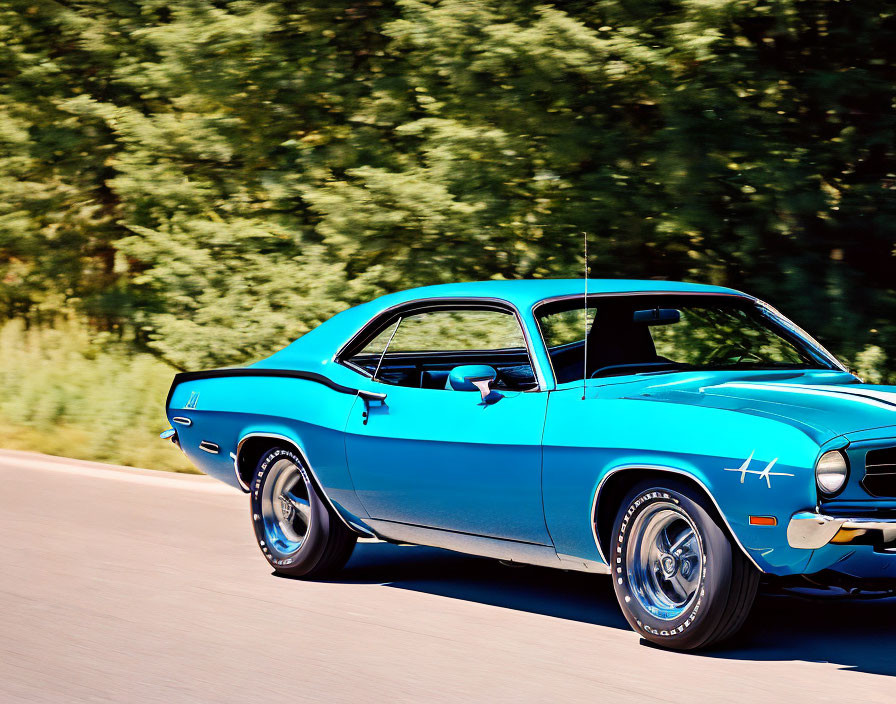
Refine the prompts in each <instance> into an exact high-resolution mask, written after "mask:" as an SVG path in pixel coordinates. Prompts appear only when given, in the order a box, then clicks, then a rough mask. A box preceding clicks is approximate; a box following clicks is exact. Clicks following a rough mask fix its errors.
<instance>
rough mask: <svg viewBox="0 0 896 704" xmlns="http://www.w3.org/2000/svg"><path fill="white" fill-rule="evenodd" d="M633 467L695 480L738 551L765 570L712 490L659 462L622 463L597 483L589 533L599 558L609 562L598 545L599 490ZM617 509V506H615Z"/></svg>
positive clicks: (686, 473) (692, 476)
mask: <svg viewBox="0 0 896 704" xmlns="http://www.w3.org/2000/svg"><path fill="white" fill-rule="evenodd" d="M635 469H640V470H647V471H653V472H667V473H669V474H678V475H681V476H683V477H686V478H688V479H690V480H692V481H693V482H695V483H696V484H697V485H698V486H699V487H700V488H701V489H703V493H704V494H706V495H707V496H708V497H709V500H710V501H712V505H713V506H715V507H716V511H718V512H719V516H721V517H722V521H723V522H724V523H725V527H726V528H727V529H728V533H729V534H730V535H731V537H732V539H733V540H734V543H735V544H736V545H737V547H739V548H740V551H741V552H742V553H743V554H744V555H746V556H747V559H748V560H749V561H750V562H751V563H753V565H754V566H755V567H756V569H757V570H759V571H760V572H765V570H764V569H762V567H760V566H759V564H758V563H757V562H756V560H754V559H753V556H752V555H751V554H750V553H749V551H748V550H747V549H746V548H745V547H744V544H743V543H742V542H741V541H740V538H738V537H737V533H735V532H734V529H733V528H732V527H731V524H730V523H729V522H728V518H727V516H725V512H724V511H722V507H721V506H719V503H718V501H716V497H714V496H713V495H712V492H710V490H709V488H708V487H707V486H706V484H704V483H703V482H702V481H701V480H700V479H699V478H697V477H695V476H694V475H693V474H691V473H690V472H686V471H685V470H683V469H678V468H676V467H669V466H667V465H659V464H624V465H621V466H619V467H614V468H613V469H611V470H610V471H609V472H607V473H606V474H605V475H604V476H603V478H602V479H601V480H600V483H599V484H598V485H597V489H596V490H595V492H594V500H593V501H592V502H591V518H590V520H591V535H592V537H593V538H594V544H595V545H596V546H597V553H598V555H600V559H602V560H603V561H604V562H606V563H607V565H609V564H610V562H609V560H607V558H606V556H605V555H604V551H603V548H601V546H600V537H599V536H598V535H597V503H598V501H599V500H600V492H601V491H602V490H603V488H604V484H606V483H607V479H609V478H610V477H611V476H613V475H614V474H617V473H618V472H623V471H627V470H635ZM617 510H618V507H617Z"/></svg>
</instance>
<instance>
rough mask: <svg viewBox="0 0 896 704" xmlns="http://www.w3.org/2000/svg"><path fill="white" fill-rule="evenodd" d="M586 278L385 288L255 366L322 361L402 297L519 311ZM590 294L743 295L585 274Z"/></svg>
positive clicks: (575, 288)
mask: <svg viewBox="0 0 896 704" xmlns="http://www.w3.org/2000/svg"><path fill="white" fill-rule="evenodd" d="M584 291H585V280H584V279H513V280H501V281H468V282H465V283H451V284H437V285H434V286H421V287H419V288H411V289H407V290H404V291H397V292H395V293H389V294H386V295H385V296H380V297H379V298H375V299H373V300H372V301H369V302H367V303H362V304H361V305H358V306H355V307H353V308H349V309H347V310H344V311H342V312H341V313H338V314H337V315H335V316H333V317H332V318H330V319H329V320H328V321H326V322H325V323H322V324H321V325H319V326H318V327H317V328H315V329H314V330H311V331H310V332H308V333H306V334H305V335H303V336H302V337H300V338H299V339H298V340H296V341H295V342H293V343H292V344H291V345H289V346H287V347H285V348H284V349H282V350H280V351H279V352H277V353H275V354H274V355H273V356H271V357H268V358H267V359H264V360H261V361H259V362H256V363H255V365H253V366H260V367H277V366H282V367H284V368H292V367H296V366H305V365H307V364H309V363H311V364H321V363H326V361H327V360H328V359H331V358H332V356H333V354H335V353H336V352H337V351H338V350H339V349H341V348H342V346H343V345H344V344H345V343H346V342H348V341H349V339H350V338H351V337H352V336H354V334H355V333H356V332H357V331H358V330H360V329H361V327H363V326H364V324H365V323H367V322H368V321H369V320H371V319H372V318H373V317H374V316H376V315H379V314H380V313H382V312H383V311H385V310H387V309H389V308H392V307H394V306H397V305H402V304H404V303H411V302H413V301H424V300H428V299H436V298H483V299H498V300H500V301H506V302H507V303H510V304H512V305H514V306H516V308H517V309H518V310H519V311H520V312H521V313H523V312H525V311H528V310H530V309H531V308H532V306H534V305H535V304H536V303H539V302H540V301H544V300H546V299H550V298H557V297H563V296H572V295H582V294H583V293H584ZM588 293H589V294H614V293H619V294H627V293H706V294H729V295H739V296H743V295H746V294H743V293H741V292H740V291H735V290H734V289H730V288H724V287H722V286H710V285H706V284H693V283H685V282H682V281H655V280H648V279H640V280H639V279H588Z"/></svg>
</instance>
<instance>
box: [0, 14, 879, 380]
mask: <svg viewBox="0 0 896 704" xmlns="http://www.w3.org/2000/svg"><path fill="white" fill-rule="evenodd" d="M894 99H896V8H893V7H890V6H889V5H888V4H887V3H882V2H879V1H878V0H851V1H850V2H831V1H830V0H776V1H774V2H771V1H758V0H662V1H660V0H639V2H628V1H622V0H589V1H587V2H585V1H584V0H582V1H579V0H570V1H568V2H555V3H553V4H547V3H536V2H528V1H525V0H519V1H514V2H510V1H499V0H441V1H435V0H394V1H391V0H390V1H387V0H366V1H360V0H357V1H355V2H347V1H345V0H329V1H327V2H319V1H316V0H306V1H305V2H288V1H287V2H277V3H262V2H256V1H254V0H238V1H235V2H226V1H224V0H215V1H211V0H186V1H185V2H181V3H171V2H167V1H162V0H139V1H135V2H127V1H125V0H103V1H102V2H100V1H98V0H91V1H79V0H66V1H65V2H52V1H50V0H33V1H30V2H29V1H26V2H19V1H18V0H0V315H2V316H3V317H4V318H6V319H10V320H18V321H24V324H26V325H29V326H34V325H37V326H43V327H46V326H50V327H52V326H58V325H59V321H60V320H61V319H63V318H65V319H67V320H69V319H74V320H75V321H76V322H77V324H82V325H86V326H87V327H88V328H89V330H90V331H92V333H91V335H90V338H91V340H93V343H92V344H94V345H95V343H96V340H103V345H102V346H103V347H104V349H108V348H109V345H113V344H115V345H121V346H123V347H122V349H124V350H125V357H127V355H133V356H136V355H138V354H142V353H149V354H152V355H154V356H155V357H157V358H159V359H161V360H164V361H165V362H166V363H167V364H169V365H171V366H172V367H177V368H198V367H209V366H215V365H222V364H238V363H243V362H246V361H250V360H252V359H257V358H259V357H261V356H264V355H265V354H267V353H268V352H270V351H272V350H274V349H277V348H279V347H281V346H282V345H284V344H285V343H286V342H288V341H290V340H292V339H294V338H295V337H297V336H299V335H301V334H302V333H303V332H305V331H307V330H308V329H310V328H311V327H313V326H314V325H316V324H317V323H319V322H320V321H321V320H323V319H326V318H327V317H329V316H330V315H332V314H333V313H334V312H335V311H337V310H339V309H341V308H344V307H346V306H348V305H351V304H353V303H355V302H358V301H360V300H362V299H366V298H369V297H372V296H374V295H377V294H379V293H383V292H387V291H390V290H395V289H399V288H405V287H408V286H413V285H419V284H427V283H436V282H442V281H454V280H465V279H487V278H516V277H554V276H580V275H581V271H582V243H581V240H582V237H581V233H582V232H587V233H588V234H589V241H590V246H591V250H592V253H593V256H592V275H594V276H610V277H643V278H674V279H686V280H694V281H704V282H709V283H717V284H724V285H729V286H733V287H735V288H741V289H745V290H747V291H749V292H751V293H755V294H757V295H759V296H760V297H763V298H765V299H767V300H769V301H770V302H772V303H773V304H775V305H776V306H778V307H779V308H780V309H781V310H782V311H783V312H785V313H786V314H787V315H789V316H790V317H792V318H794V319H795V320H796V321H797V322H799V323H800V324H802V325H803V326H805V327H806V328H808V329H810V330H811V331H813V332H814V333H815V334H817V335H818V336H819V337H820V338H821V339H822V340H823V342H825V343H826V344H827V345H828V346H829V347H830V348H831V349H832V350H833V351H834V352H835V353H837V354H839V355H840V356H841V358H843V359H844V360H846V361H847V362H849V363H851V364H853V365H859V366H860V367H861V368H862V370H863V371H864V372H866V373H868V374H869V375H870V374H873V375H875V379H876V380H882V381H887V380H892V379H893V378H894V372H896V355H894V353H893V351H894V349H896V323H894V321H896V293H894V289H896V286H894V276H893V274H894V266H893V264H894V248H896V217H894V215H896V198H894V195H896V191H894V189H896V107H894ZM66 324H70V323H66ZM17 329H18V328H17ZM48 339H49V338H48ZM141 359H143V358H142V357H141ZM0 369H2V367H0Z"/></svg>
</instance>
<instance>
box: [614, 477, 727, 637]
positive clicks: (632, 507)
mask: <svg viewBox="0 0 896 704" xmlns="http://www.w3.org/2000/svg"><path fill="white" fill-rule="evenodd" d="M701 499H702V497H699V495H698V494H697V493H696V492H693V491H691V490H689V488H688V487H686V486H682V485H679V484H678V483H677V482H672V481H669V482H668V483H667V482H663V485H662V486H661V485H659V483H658V482H655V481H654V482H649V483H642V484H639V485H638V486H636V487H634V488H633V489H632V491H630V492H629V493H628V494H627V495H626V498H625V499H623V501H622V504H621V505H620V509H619V513H618V514H617V516H616V521H615V522H614V525H613V532H612V535H611V543H610V554H609V555H608V556H607V559H608V561H609V563H610V568H611V574H612V577H613V588H614V590H615V592H616V597H617V599H618V600H619V605H620V607H621V608H622V612H623V614H624V615H625V618H626V620H627V621H628V622H629V624H630V625H631V627H632V628H633V629H634V630H635V631H636V632H637V633H639V634H640V635H641V636H643V637H644V638H645V639H647V640H649V641H651V642H654V643H657V644H660V645H662V646H664V647H667V648H674V649H682V650H690V649H693V648H698V647H700V646H701V645H702V644H703V643H704V642H706V641H708V640H711V639H712V636H713V634H714V633H715V631H716V629H717V627H718V625H719V623H720V621H721V620H722V618H723V617H724V615H725V604H726V603H727V599H728V593H729V590H730V589H731V580H730V575H731V544H730V542H729V541H728V538H727V536H726V535H725V533H724V531H722V529H721V528H720V527H719V526H718V525H717V524H716V522H715V520H714V519H713V517H712V515H711V514H710V512H709V511H708V510H707V509H706V508H705V507H704V506H703V505H701V504H703V501H701ZM660 502H662V503H671V504H674V505H675V506H676V507H677V508H678V509H680V510H681V511H683V512H684V513H685V514H687V516H688V518H690V520H691V521H692V522H693V524H694V526H695V527H696V528H697V533H698V537H699V542H700V546H701V550H702V553H703V567H702V570H703V574H702V578H701V580H700V585H699V586H698V588H697V593H696V598H695V599H694V601H692V602H691V603H690V604H689V605H688V608H687V609H686V610H685V611H684V613H682V614H681V615H680V616H679V617H678V618H675V619H670V620H665V619H661V618H658V617H656V616H654V615H653V614H651V613H650V612H649V611H647V610H646V609H645V608H644V607H643V606H642V605H641V603H640V602H639V600H638V598H637V597H636V596H635V594H634V593H633V592H632V588H631V585H630V583H629V577H628V568H629V566H628V564H627V562H626V560H627V550H626V548H627V547H628V543H629V541H630V540H632V539H634V536H632V534H631V531H630V530H629V527H630V526H632V525H633V523H634V522H635V521H634V519H635V518H636V517H637V516H638V515H639V514H640V513H641V512H643V511H645V510H647V509H648V508H649V507H650V506H651V505H652V504H655V503H660Z"/></svg>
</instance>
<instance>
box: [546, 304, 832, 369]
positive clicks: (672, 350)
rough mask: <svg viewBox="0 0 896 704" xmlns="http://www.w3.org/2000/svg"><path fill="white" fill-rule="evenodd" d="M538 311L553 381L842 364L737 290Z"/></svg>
mask: <svg viewBox="0 0 896 704" xmlns="http://www.w3.org/2000/svg"><path fill="white" fill-rule="evenodd" d="M586 315H587V317H586ZM537 317H538V323H539V327H540V329H541V332H542V336H543V338H544V342H545V346H546V347H547V349H548V353H549V354H550V357H551V363H552V365H553V367H554V373H555V376H556V377H557V382H558V383H564V382H569V381H576V380H581V379H582V377H583V374H587V375H588V377H589V378H599V377H606V376H619V375H622V374H647V373H661V372H668V371H676V370H681V369H701V370H704V369H838V368H839V367H838V366H837V363H836V361H835V360H834V359H833V358H832V357H830V356H829V355H828V354H827V353H826V352H825V351H824V350H823V349H822V348H821V347H820V346H818V347H816V345H815V344H813V342H812V341H811V340H810V339H808V338H804V337H802V336H801V335H800V334H799V332H798V330H799V329H798V328H796V326H794V325H792V324H788V322H787V321H786V320H785V319H783V318H781V317H779V316H778V315H776V314H775V312H774V311H773V310H772V309H771V308H769V307H768V306H765V305H763V304H760V303H758V302H756V301H753V300H750V299H746V298H740V297H735V296H682V295H664V296H655V295H654V296H650V295H647V296H640V295H639V296H618V297H614V296H607V297H593V298H590V299H589V301H588V306H587V308H586V307H585V306H584V305H583V301H582V299H568V300H563V301H555V302H552V303H547V304H545V305H543V306H541V307H540V308H538V311H537ZM586 330H587V331H588V332H587V335H588V345H587V358H588V359H587V365H586V364H585V335H586ZM586 366H587V371H586Z"/></svg>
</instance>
